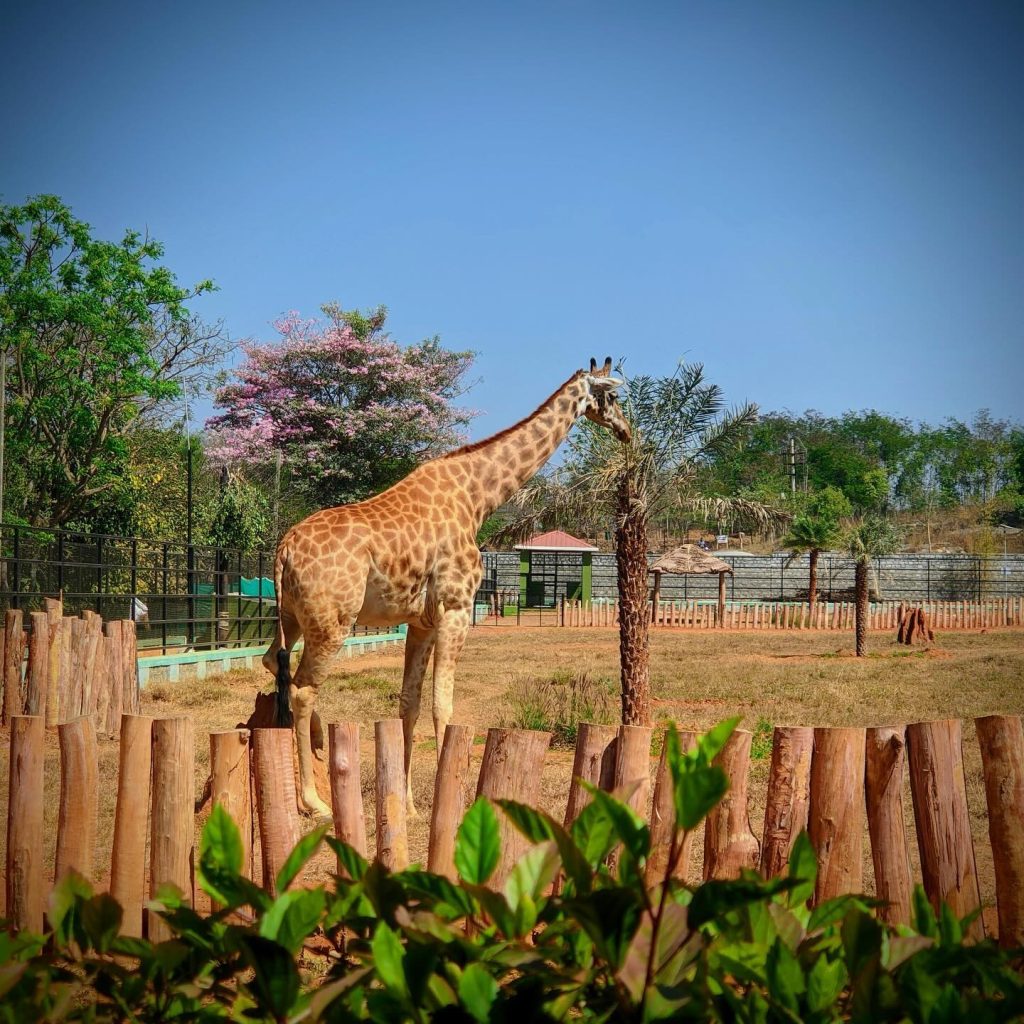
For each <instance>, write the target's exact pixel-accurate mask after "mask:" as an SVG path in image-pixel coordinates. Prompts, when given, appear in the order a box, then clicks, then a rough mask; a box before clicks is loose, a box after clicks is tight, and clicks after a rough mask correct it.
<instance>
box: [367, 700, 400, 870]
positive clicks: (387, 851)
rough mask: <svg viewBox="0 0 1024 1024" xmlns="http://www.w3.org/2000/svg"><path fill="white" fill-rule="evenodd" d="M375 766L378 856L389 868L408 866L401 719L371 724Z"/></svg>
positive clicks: (386, 719) (398, 868)
mask: <svg viewBox="0 0 1024 1024" xmlns="http://www.w3.org/2000/svg"><path fill="white" fill-rule="evenodd" d="M373 738H374V746H375V750H376V758H375V762H376V769H377V794H376V795H377V859H378V860H379V861H380V862H381V864H383V865H384V866H385V867H386V868H388V869H389V870H390V871H401V870H403V869H404V868H407V867H408V866H409V834H408V831H407V823H406V814H405V796H406V778H405V740H404V735H403V731H402V720H401V719H400V718H385V719H383V720H381V721H379V722H375V723H374V726H373Z"/></svg>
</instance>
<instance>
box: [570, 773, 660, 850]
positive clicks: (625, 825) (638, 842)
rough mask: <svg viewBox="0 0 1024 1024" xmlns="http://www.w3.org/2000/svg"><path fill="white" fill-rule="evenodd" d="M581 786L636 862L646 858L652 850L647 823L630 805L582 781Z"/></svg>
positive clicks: (624, 848)
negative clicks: (600, 809)
mask: <svg viewBox="0 0 1024 1024" xmlns="http://www.w3.org/2000/svg"><path fill="white" fill-rule="evenodd" d="M580 784H581V785H582V786H583V788H584V789H585V790H586V791H587V792H588V793H590V795H591V798H592V799H591V804H598V805H599V806H600V807H601V808H602V809H603V810H604V813H605V814H606V815H607V817H608V820H609V821H610V822H611V825H612V830H613V831H614V834H615V838H616V839H618V841H619V842H620V843H622V847H623V851H624V852H625V854H626V855H627V856H628V857H629V858H630V859H632V860H633V861H634V862H636V861H639V860H641V859H642V858H644V857H646V856H647V854H648V853H649V852H650V848H651V832H650V829H649V828H648V827H647V823H646V822H645V821H644V820H643V818H641V817H640V815H639V814H637V813H636V811H634V810H633V808H632V807H630V806H629V804H625V803H623V802H622V801H621V800H617V799H616V798H615V797H614V796H612V795H611V794H610V793H606V792H605V791H604V790H603V789H598V787H597V786H595V785H592V784H591V783H589V782H585V781H583V780H582V779H581V780H580Z"/></svg>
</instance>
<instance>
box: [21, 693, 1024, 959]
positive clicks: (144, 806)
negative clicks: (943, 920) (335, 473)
mask: <svg viewBox="0 0 1024 1024" xmlns="http://www.w3.org/2000/svg"><path fill="white" fill-rule="evenodd" d="M94 722H95V713H94V714H93V715H92V716H83V717H80V718H79V719H77V720H75V721H72V722H66V723H62V724H61V726H60V731H59V735H60V740H61V758H60V764H61V779H60V797H59V801H60V803H59V807H58V820H59V827H58V832H59V835H58V841H57V852H56V857H55V862H54V865H53V870H52V871H50V870H47V869H46V867H45V865H44V864H43V858H42V856H41V853H40V851H41V850H42V849H43V835H42V809H43V807H44V805H45V794H44V782H43V763H44V756H45V755H44V748H45V743H46V741H45V724H44V723H45V720H44V716H43V715H35V716H23V715H13V716H12V718H11V722H10V727H11V732H10V758H11V761H10V772H9V780H10V781H9V798H8V820H7V848H6V853H7V860H6V867H7V874H6V915H7V916H8V918H9V919H10V920H11V922H12V924H13V926H14V927H15V928H31V929H34V930H39V929H40V928H41V927H42V926H43V915H44V912H45V907H46V901H47V895H48V892H49V888H50V885H51V884H52V883H51V879H53V878H54V877H57V878H59V877H60V876H61V875H62V874H63V873H64V872H65V871H67V870H70V869H72V868H74V869H75V870H78V871H80V872H82V873H83V874H86V875H92V876H93V879H94V880H95V878H96V877H97V876H99V877H103V876H104V875H105V874H106V872H105V870H104V867H103V865H101V864H98V863H96V860H95V857H94V853H95V827H96V826H95V820H96V812H95V799H94V798H95V794H96V793H97V792H98V791H99V782H98V780H97V778H96V774H95V772H96V767H95V766H96V735H95V730H94ZM976 731H977V738H978V743H979V747H980V751H981V759H982V766H983V774H984V783H985V785H984V791H985V798H986V802H987V806H988V822H989V842H990V844H991V849H992V862H993V865H994V877H995V892H996V901H997V914H998V922H999V929H998V930H999V938H1000V942H1002V943H1003V944H1004V945H1005V946H1007V947H1013V948H1017V947H1019V946H1020V945H1021V944H1022V942H1024V839H1022V836H1024V781H1022V780H1024V731H1022V727H1021V719H1020V717H1018V716H1005V715H1004V716H989V717H986V718H980V719H978V720H977V722H976ZM119 733H120V757H119V768H118V787H117V807H116V812H115V821H114V836H113V844H112V850H111V865H110V889H111V893H112V894H113V895H114V897H115V898H116V899H117V900H118V901H119V902H120V903H121V904H122V907H123V908H124V913H125V916H124V922H125V930H126V932H127V933H128V934H131V935H148V936H149V937H150V938H153V939H160V938H164V937H166V936H167V934H168V933H167V929H166V926H165V925H163V923H162V922H161V921H160V920H159V919H158V918H157V916H156V915H154V914H152V913H150V914H149V915H148V920H147V919H145V916H144V911H143V905H144V903H145V901H146V899H147V898H152V897H153V896H155V895H156V893H157V891H158V890H159V887H160V885H161V883H163V882H173V883H174V884H175V885H177V886H178V887H179V889H181V891H182V892H183V893H184V894H185V896H186V899H188V900H190V901H191V900H192V899H193V890H194V885H195V882H194V835H195V827H196V819H195V814H194V796H195V776H194V770H195V769H194V738H193V730H192V723H191V720H190V719H188V718H184V717H176V718H158V719H151V718H149V717H145V716H139V715H130V714H126V715H123V716H122V718H121V721H120V723H119ZM329 733H330V740H331V751H330V759H329V773H330V777H331V793H332V798H333V802H334V820H335V830H336V833H337V834H338V835H339V837H340V838H342V839H344V840H345V841H346V842H349V843H352V845H354V846H356V847H357V849H359V848H361V849H362V850H363V851H365V850H366V826H365V821H364V810H363V793H362V786H361V782H360V776H361V765H362V762H363V759H364V755H363V754H362V752H361V749H360V742H359V737H360V729H359V726H358V725H356V724H354V723H335V724H333V725H332V726H331V727H330V730H329ZM473 738H474V737H473V731H472V729H471V728H470V727H469V726H465V725H451V726H449V730H448V732H447V734H446V738H445V743H444V745H443V747H442V752H441V765H440V770H439V772H438V774H437V777H436V781H435V789H434V803H433V808H432V814H431V819H430V820H431V828H430V839H429V843H430V853H429V859H428V866H429V867H430V868H431V869H432V870H436V871H438V872H441V873H444V874H447V875H449V877H454V875H455V869H454V857H453V851H454V842H455V833H456V828H457V826H458V824H459V821H460V820H461V817H462V815H463V813H464V810H465V807H466V804H467V802H468V799H469V795H470V793H471V791H472V786H473V781H472V765H473V763H474V759H473ZM680 738H681V741H682V745H683V748H684V749H688V748H689V747H691V746H692V745H693V743H695V742H696V735H695V734H694V733H692V732H689V731H685V730H684V731H682V732H681V734H680ZM549 740H550V737H549V735H548V734H547V733H543V732H532V731H528V730H515V729H491V730H489V731H488V734H487V743H486V745H485V748H484V751H483V756H482V758H480V767H479V776H478V780H477V783H476V791H477V793H478V794H482V795H484V796H487V797H489V798H490V799H492V800H497V799H499V798H502V797H507V798H510V799H514V800H519V801H522V802H525V803H531V804H536V803H537V801H538V797H539V794H540V782H541V777H542V771H543V765H544V760H545V757H546V753H547V749H548V743H549ZM651 740H652V734H651V731H650V730H648V729H638V728H634V727H621V728H615V727H611V726H599V725H586V726H585V727H583V728H581V729H580V731H579V738H578V742H577V748H576V757H575V761H574V767H573V776H574V783H573V787H572V788H571V789H570V792H569V796H568V799H567V803H566V815H565V820H566V822H567V823H571V822H572V820H574V818H575V817H576V815H578V813H579V812H580V810H581V809H582V808H583V807H584V806H585V804H586V800H587V799H588V797H587V794H586V791H585V790H583V789H582V787H581V786H580V785H579V782H578V780H579V779H585V780H587V781H590V782H593V783H595V784H596V785H598V786H600V787H601V788H603V789H605V790H608V791H611V790H614V789H615V788H616V787H622V786H624V787H625V789H624V790H623V793H624V794H625V795H626V796H627V798H628V799H629V800H630V802H631V804H632V805H633V807H634V809H635V810H636V812H637V813H638V814H640V815H641V816H642V817H644V818H645V819H648V820H649V821H650V823H651V835H652V841H653V850H652V854H651V857H650V859H649V864H648V869H647V878H648V883H649V884H656V883H657V881H658V880H660V878H661V877H663V873H664V870H665V868H666V866H667V862H668V850H669V846H670V844H671V842H672V839H673V812H672V797H671V780H670V778H669V773H668V770H667V765H666V762H665V756H664V752H663V754H662V758H661V761H660V764H659V766H658V770H657V773H656V775H655V778H654V780H653V781H654V785H653V794H652V793H651V783H652V779H651V774H650V771H651V765H652V762H651V759H650V744H651ZM961 743H962V739H961V723H960V722H959V721H956V720H950V721H939V722H919V723H913V724H910V725H908V726H905V727H904V726H895V727H879V728H872V729H867V730H865V729H860V728H817V729H813V730H812V729H808V728H806V727H782V726H780V727H778V728H777V729H776V730H775V734H774V736H773V745H772V762H771V767H770V770H769V774H768V781H767V792H766V794H765V797H766V799H765V805H766V811H765V823H764V832H763V838H762V842H761V843H760V844H758V842H757V839H756V838H755V836H754V835H753V833H752V831H751V828H750V822H749V817H748V811H749V806H750V802H751V792H750V790H751V786H752V782H751V779H750V773H749V761H750V745H751V736H750V733H748V732H744V731H742V730H738V731H737V732H736V733H735V734H734V735H733V737H732V738H731V739H730V741H729V743H728V744H727V745H726V747H725V748H724V749H723V750H722V752H721V753H720V754H719V756H718V764H719V765H720V766H721V767H722V768H723V770H724V771H725V773H726V774H727V775H728V777H729V780H730V788H729V793H728V795H727V797H726V799H725V800H724V801H723V802H722V803H721V804H720V805H719V807H718V808H717V809H716V810H715V811H714V812H713V813H712V814H711V815H710V816H709V818H708V820H707V822H706V825H705V827H704V858H703V869H702V871H701V873H700V877H702V878H705V879H706V878H724V877H732V876H735V875H736V874H738V873H739V871H740V870H741V869H748V868H753V867H757V868H758V869H759V870H760V872H761V873H762V874H763V875H765V876H772V875H775V874H778V873H780V872H782V871H784V870H785V861H786V859H787V857H788V855H789V852H790V850H791V848H792V843H793V841H794V839H795V837H796V835H797V833H798V832H799V831H800V830H802V829H804V828H806V830H807V832H808V834H809V836H810V839H811V843H812V845H813V846H814V847H815V850H816V852H817V856H818V867H819V870H818V880H817V887H816V891H815V895H814V898H815V900H816V901H821V900H823V899H827V898H830V897H832V896H836V895H840V894H842V893H847V892H858V891H860V890H861V888H862V886H863V877H862V873H861V866H862V863H863V853H862V849H861V846H862V836H863V835H864V831H865V830H864V823H865V819H866V822H867V833H868V836H869V839H870V846H871V861H872V864H873V866H874V878H875V887H874V889H875V893H876V894H877V896H878V897H879V898H880V899H883V900H885V901H887V904H886V906H884V907H883V908H882V910H881V914H882V916H883V917H884V918H885V919H886V920H888V921H890V922H891V923H894V924H896V923H905V922H906V921H908V920H909V916H910V889H911V886H912V884H913V881H914V878H913V876H912V872H911V867H910V858H909V856H908V849H907V842H908V835H909V832H908V830H907V827H906V823H907V817H908V815H909V813H910V810H909V809H907V810H905V809H904V807H903V791H904V789H903V778H904V774H906V775H909V781H910V793H911V796H912V804H913V807H912V813H913V820H914V822H915V825H916V828H915V832H916V835H917V843H918V848H919V852H920V863H921V880H922V881H923V884H924V887H925V891H926V893H927V895H928V897H929V899H930V900H931V901H932V902H933V903H934V904H935V905H936V906H937V905H938V904H939V903H940V902H942V901H945V902H947V903H949V904H950V906H951V907H952V909H953V911H954V913H956V914H957V915H959V916H964V915H966V914H968V913H970V912H971V911H972V910H974V909H976V908H977V907H978V906H979V904H980V897H979V885H978V877H977V869H976V866H975V842H976V840H974V839H973V838H972V835H971V831H970V827H969V815H968V805H967V791H966V785H965V779H964V771H963V753H962V749H961ZM210 744H211V767H212V772H213V780H214V781H213V793H214V799H215V800H216V801H217V802H219V803H222V804H224V805H225V807H227V808H228V809H229V812H230V813H231V814H232V816H233V817H235V819H236V820H237V821H238V822H239V824H240V825H241V826H242V827H241V829H240V831H241V832H242V837H243V845H244V847H245V853H244V856H243V861H244V863H243V869H244V870H245V871H246V872H248V873H251V872H252V871H253V865H254V862H255V859H256V858H255V849H256V841H255V837H253V838H252V841H251V843H250V842H249V837H252V832H253V827H252V825H251V824H247V822H253V821H257V822H258V825H259V830H258V831H259V858H258V860H259V863H260V864H262V869H263V871H262V884H263V886H264V887H265V888H266V889H268V890H269V891H273V889H274V886H275V880H276V877H277V874H278V872H279V871H280V868H281V865H282V864H283V863H284V860H285V858H286V857H287V854H288V852H289V851H290V850H291V848H292V846H293V845H294V843H295V842H297V841H298V838H299V835H300V834H301V828H300V822H299V816H298V812H297V796H296V790H295V775H294V760H293V756H294V755H293V749H292V736H291V732H290V731H289V730H279V729H254V730H252V733H251V735H250V734H249V733H247V731H246V730H231V731H227V732H222V733H214V734H212V735H211V736H210ZM250 749H251V751H252V760H251V769H250ZM375 750H376V754H375V757H374V760H373V764H374V772H375V776H376V780H377V789H376V793H377V796H376V829H375V831H376V836H377V856H378V857H379V859H380V860H381V861H382V862H383V863H385V864H386V865H388V866H390V867H391V868H393V869H400V868H403V867H406V866H407V865H408V862H409V856H408V836H407V824H406V817H405V812H406V806H405V796H406V783H405V773H404V757H403V741H402V728H401V722H400V720H398V719H393V720H388V721H384V722H379V723H377V726H376V728H375ZM663 751H664V745H663ZM477 757H478V758H479V755H477ZM253 794H255V796H253ZM253 806H255V809H256V814H255V815H253ZM977 810H978V809H977V808H976V809H975V813H977ZM147 819H148V821H149V829H148V837H149V838H148V843H147ZM499 821H500V822H501V825H502V856H501V862H500V864H499V867H498V869H497V870H496V872H495V874H494V876H493V877H492V879H491V882H490V884H491V885H494V886H498V887H500V886H501V885H503V884H504V879H505V878H507V875H508V872H509V871H510V870H511V867H512V865H513V864H514V862H515V860H516V859H517V858H518V857H519V856H520V855H521V854H522V853H523V852H524V851H525V850H526V849H527V848H528V845H529V844H528V842H527V841H526V840H525V839H524V838H523V837H522V836H521V835H520V834H519V833H518V832H516V831H515V830H514V829H512V827H511V826H510V824H509V823H508V821H507V820H506V818H505V816H504V815H503V814H499ZM693 839H694V835H693V833H689V834H688V835H687V836H685V837H681V836H680V837H676V841H677V843H679V842H682V852H681V856H680V857H679V859H678V862H677V866H676V875H677V877H679V878H681V879H683V880H685V881H686V882H687V883H689V884H691V885H695V884H698V883H699V881H700V878H699V877H696V876H695V871H694V865H693V864H692V863H691V856H690V853H691V847H692V843H693ZM979 841H980V840H979ZM147 846H148V849H149V851H150V856H149V859H148V862H147V858H146V850H147ZM295 884H301V881H298V882H296V883H295ZM984 932H985V929H984V927H983V924H982V920H981V918H980V917H979V918H977V919H976V920H975V922H974V924H973V926H972V930H971V935H972V937H974V938H980V937H982V936H983V935H984Z"/></svg>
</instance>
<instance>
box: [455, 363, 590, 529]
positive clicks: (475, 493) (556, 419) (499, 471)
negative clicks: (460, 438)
mask: <svg viewBox="0 0 1024 1024" xmlns="http://www.w3.org/2000/svg"><path fill="white" fill-rule="evenodd" d="M585 395H586V385H585V384H584V382H583V379H582V373H577V374H574V375H573V376H572V377H571V378H570V379H569V380H567V381H566V382H565V384H563V385H562V386H561V387H560V388H559V389H558V390H557V391H556V392H555V393H554V394H553V395H551V397H550V398H548V400H547V401H546V402H544V403H543V404H542V405H541V406H540V407H539V408H538V409H537V410H536V411H535V412H534V413H533V414H532V415H530V416H527V417H526V419H524V420H521V421H520V422H519V423H517V424H515V426H512V427H509V428H508V429H507V430H503V431H502V432H501V433H500V434H495V435H494V436H493V437H490V438H487V439H486V440H484V441H478V442H477V443H476V444H471V445H467V446H466V447H465V448H460V449H458V450H457V451H454V452H452V453H451V454H450V455H447V456H444V458H445V459H446V460H447V461H449V465H453V466H457V467H458V468H459V469H461V470H464V472H465V476H464V480H465V484H464V486H465V487H466V489H467V491H468V492H469V497H470V501H471V503H472V505H473V508H474V510H475V511H476V513H477V516H478V522H477V524H476V526H477V527H479V525H480V524H481V523H483V521H484V520H485V519H486V518H487V517H488V516H489V515H490V514H491V513H492V512H493V511H494V510H495V509H496V508H497V507H498V506H499V505H500V504H501V503H502V502H504V501H507V500H508V499H509V498H510V497H512V495H513V494H515V492H516V491H517V490H519V488H520V487H522V486H523V484H524V483H526V481H527V480H529V479H530V477H532V476H533V475H534V474H535V473H536V472H537V471H538V470H539V469H540V468H541V466H543V465H544V463H545V462H547V460H548V459H549V458H550V457H551V455H552V454H553V452H554V451H555V449H556V448H557V447H558V446H559V445H560V444H561V443H562V441H563V440H564V439H565V437H566V435H567V434H568V433H569V431H570V430H571V429H572V425H573V423H575V422H576V420H577V418H578V417H579V415H580V413H581V411H582V405H583V402H582V399H583V398H584V397H585ZM461 475H462V474H460V476H461Z"/></svg>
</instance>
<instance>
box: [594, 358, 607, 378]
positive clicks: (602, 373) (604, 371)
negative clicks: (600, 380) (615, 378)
mask: <svg viewBox="0 0 1024 1024" xmlns="http://www.w3.org/2000/svg"><path fill="white" fill-rule="evenodd" d="M590 372H591V374H592V375H593V376H595V377H607V376H608V374H610V373H611V372H612V357H611V356H605V360H604V366H602V367H601V369H600V370H599V369H598V368H597V360H596V359H595V358H594V357H593V356H591V357H590Z"/></svg>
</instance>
